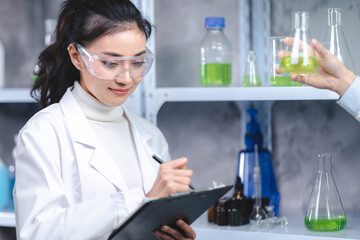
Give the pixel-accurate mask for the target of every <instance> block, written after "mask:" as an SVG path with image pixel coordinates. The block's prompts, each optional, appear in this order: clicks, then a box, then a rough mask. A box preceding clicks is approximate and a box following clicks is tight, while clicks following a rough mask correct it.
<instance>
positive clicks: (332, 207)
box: [305, 153, 347, 232]
mask: <svg viewBox="0 0 360 240" xmlns="http://www.w3.org/2000/svg"><path fill="white" fill-rule="evenodd" d="M346 223H347V221H346V216H345V212H344V208H343V206H342V203H341V199H340V195H339V192H338V189H337V187H336V183H335V179H334V177H333V174H332V168H331V156H330V153H325V154H319V155H318V173H317V177H316V180H315V185H314V188H313V190H312V193H311V195H310V200H309V204H308V207H307V210H306V216H305V226H306V227H307V228H308V229H309V230H312V231H318V232H330V231H339V230H342V229H344V228H345V227H346Z"/></svg>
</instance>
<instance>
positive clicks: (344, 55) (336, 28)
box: [323, 8, 355, 72]
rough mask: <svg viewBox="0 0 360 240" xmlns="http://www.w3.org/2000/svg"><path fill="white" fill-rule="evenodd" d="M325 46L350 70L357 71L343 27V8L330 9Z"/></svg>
mask: <svg viewBox="0 0 360 240" xmlns="http://www.w3.org/2000/svg"><path fill="white" fill-rule="evenodd" d="M323 43H324V46H325V47H326V48H327V49H328V50H329V51H330V52H331V53H332V54H333V55H334V56H335V57H337V59H339V61H340V62H341V63H343V64H344V65H345V67H346V68H348V69H349V70H350V71H352V72H355V68H354V65H353V62H352V60H351V55H350V51H349V48H348V45H347V43H346V39H345V34H344V32H343V29H342V27H341V9H340V8H329V9H328V28H327V31H326V34H325V37H324V41H323Z"/></svg>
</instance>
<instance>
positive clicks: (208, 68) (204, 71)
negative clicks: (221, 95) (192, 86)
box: [199, 63, 231, 86]
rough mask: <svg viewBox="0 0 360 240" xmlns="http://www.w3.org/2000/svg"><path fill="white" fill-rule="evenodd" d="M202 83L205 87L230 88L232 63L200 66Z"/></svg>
mask: <svg viewBox="0 0 360 240" xmlns="http://www.w3.org/2000/svg"><path fill="white" fill-rule="evenodd" d="M199 73H200V83H201V85H203V86H209V85H210V86H211V85H212V86H229V85H230V84H231V63H207V64H200V65H199Z"/></svg>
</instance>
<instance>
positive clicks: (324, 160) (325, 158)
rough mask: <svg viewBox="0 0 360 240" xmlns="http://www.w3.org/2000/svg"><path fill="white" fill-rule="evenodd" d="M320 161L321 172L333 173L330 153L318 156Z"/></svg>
mask: <svg viewBox="0 0 360 240" xmlns="http://www.w3.org/2000/svg"><path fill="white" fill-rule="evenodd" d="M318 160H319V162H318V163H319V172H329V173H330V172H331V171H332V169H331V155H330V153H324V154H319V155H318Z"/></svg>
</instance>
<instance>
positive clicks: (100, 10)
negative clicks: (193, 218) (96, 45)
mask: <svg viewBox="0 0 360 240" xmlns="http://www.w3.org/2000/svg"><path fill="white" fill-rule="evenodd" d="M99 19H101V21H99ZM133 23H135V24H136V25H137V27H138V28H139V29H140V30H142V31H143V32H144V34H145V36H146V39H147V38H149V36H150V34H151V25H150V23H149V22H148V21H147V20H146V19H144V18H143V17H142V15H141V13H140V11H139V10H138V9H137V8H136V7H135V6H134V5H133V3H131V1H130V0H101V1H99V0H67V1H65V2H64V3H63V4H62V7H61V11H60V14H59V18H58V22H57V26H56V32H55V41H54V43H53V44H51V45H50V46H48V47H47V48H46V49H44V50H43V51H42V52H41V53H40V56H39V60H38V67H39V68H38V69H37V71H36V72H35V73H34V74H35V75H36V76H37V78H36V81H35V83H34V85H33V88H32V90H31V96H32V97H33V98H34V99H35V100H37V101H38V102H40V105H41V107H42V108H45V107H47V106H49V105H51V104H53V103H57V102H59V101H60V99H61V98H62V96H63V95H64V94H65V92H66V90H67V89H68V88H69V87H70V86H72V85H74V82H75V81H79V80H80V72H79V70H78V69H76V68H75V67H74V65H73V64H72V62H71V59H70V56H69V54H68V51H67V47H68V46H69V44H70V43H73V42H76V43H78V44H81V45H83V46H86V45H87V44H89V43H91V42H92V41H94V40H95V39H97V38H99V37H101V36H104V35H106V34H112V33H115V32H118V31H121V30H125V29H127V28H126V26H127V25H128V24H133Z"/></svg>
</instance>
